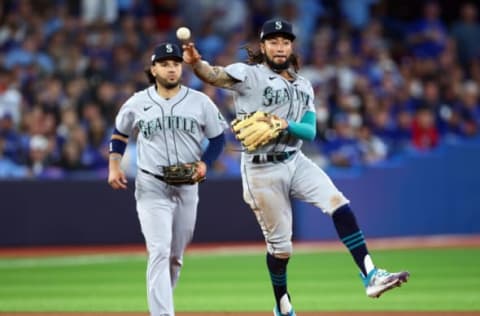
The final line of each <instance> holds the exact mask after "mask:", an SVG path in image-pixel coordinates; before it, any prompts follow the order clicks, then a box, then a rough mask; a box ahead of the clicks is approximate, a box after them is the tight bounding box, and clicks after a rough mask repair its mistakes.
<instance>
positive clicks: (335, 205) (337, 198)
mask: <svg viewBox="0 0 480 316" xmlns="http://www.w3.org/2000/svg"><path fill="white" fill-rule="evenodd" d="M349 203H350V201H349V200H348V199H347V198H346V197H345V196H344V195H343V194H342V193H339V194H335V195H334V196H332V197H331V198H330V201H329V204H328V206H327V207H326V208H325V213H327V214H330V216H333V214H334V213H335V212H337V211H338V210H340V209H342V208H344V207H349Z"/></svg>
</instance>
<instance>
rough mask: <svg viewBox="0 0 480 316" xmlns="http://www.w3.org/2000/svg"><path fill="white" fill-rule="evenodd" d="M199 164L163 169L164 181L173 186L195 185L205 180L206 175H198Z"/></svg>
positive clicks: (178, 165) (172, 166)
mask: <svg viewBox="0 0 480 316" xmlns="http://www.w3.org/2000/svg"><path fill="white" fill-rule="evenodd" d="M198 167H199V164H198V163H197V162H194V163H186V164H177V165H171V166H165V167H163V178H164V181H165V182H166V183H168V184H171V185H181V184H195V183H197V182H202V181H204V180H205V175H200V174H199V173H198V170H197V169H198Z"/></svg>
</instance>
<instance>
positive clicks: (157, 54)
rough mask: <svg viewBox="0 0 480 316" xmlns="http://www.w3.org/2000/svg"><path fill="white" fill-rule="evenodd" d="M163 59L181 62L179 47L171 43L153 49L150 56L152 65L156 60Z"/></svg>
mask: <svg viewBox="0 0 480 316" xmlns="http://www.w3.org/2000/svg"><path fill="white" fill-rule="evenodd" d="M165 59H173V60H176V61H183V57H182V51H181V50H180V47H178V45H176V44H173V43H162V44H159V45H158V46H157V47H155V49H154V50H153V54H152V63H154V62H156V61H158V60H165Z"/></svg>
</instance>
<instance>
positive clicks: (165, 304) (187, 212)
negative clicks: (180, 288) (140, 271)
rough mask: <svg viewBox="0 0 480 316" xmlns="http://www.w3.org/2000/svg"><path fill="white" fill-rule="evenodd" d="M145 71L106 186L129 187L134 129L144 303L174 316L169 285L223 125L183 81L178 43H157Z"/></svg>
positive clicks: (116, 142) (122, 122)
mask: <svg viewBox="0 0 480 316" xmlns="http://www.w3.org/2000/svg"><path fill="white" fill-rule="evenodd" d="M146 73H147V76H148V78H149V80H150V82H151V83H152V85H151V86H150V87H148V88H147V89H145V90H142V91H139V92H137V93H135V94H134V95H133V96H132V97H130V98H129V99H128V100H127V101H126V102H125V104H123V105H122V107H121V108H120V110H119V112H118V114H117V117H116V119H115V129H114V132H113V135H112V138H111V142H110V162H109V174H108V183H109V184H110V185H111V186H112V188H114V189H126V186H127V179H126V177H125V175H124V173H123V172H122V170H121V169H120V161H121V158H122V155H123V153H124V151H125V147H126V145H127V141H128V136H129V135H132V132H133V130H134V129H135V130H138V137H137V165H138V173H137V177H136V180H135V199H136V207H137V213H138V218H139V220H140V226H141V229H142V233H143V235H144V237H145V242H146V246H147V251H148V264H147V296H148V306H149V310H150V313H151V315H152V316H173V315H174V314H175V313H174V304H173V288H174V287H175V284H176V282H177V280H178V277H179V273H180V269H181V267H182V257H183V253H184V250H185V248H186V247H187V244H188V243H189V242H190V241H191V239H192V236H193V231H194V226H195V221H196V213H197V204H198V184H197V183H198V182H199V181H201V180H202V179H204V177H205V174H206V172H207V166H208V165H211V163H212V162H213V161H214V160H215V159H216V158H217V157H218V156H219V154H220V153H221V151H222V149H223V146H224V143H225V140H224V133H223V131H224V129H225V128H226V127H228V124H227V123H226V122H225V120H224V119H223V117H222V115H221V114H220V112H219V110H218V108H217V107H216V106H215V104H213V102H212V101H211V100H210V99H209V98H208V97H207V96H206V95H205V94H203V93H201V92H198V91H195V90H192V89H189V88H188V87H185V86H183V85H181V84H180V80H181V76H182V53H181V50H180V48H179V47H178V46H177V45H175V44H172V43H162V44H160V45H158V46H157V47H156V48H155V50H154V52H153V55H152V65H151V67H150V69H149V70H148V71H146ZM205 138H208V139H209V144H208V147H207V148H206V150H205V152H204V153H203V154H202V141H204V140H205Z"/></svg>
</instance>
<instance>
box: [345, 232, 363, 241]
mask: <svg viewBox="0 0 480 316" xmlns="http://www.w3.org/2000/svg"><path fill="white" fill-rule="evenodd" d="M359 235H361V236H363V233H362V231H361V230H359V231H358V232H356V233H353V234H351V235H348V236H346V237H343V238H342V242H343V243H346V242H348V241H349V240H351V239H354V238H356V237H357V236H359Z"/></svg>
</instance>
